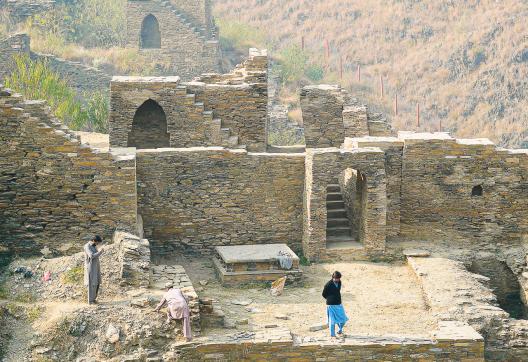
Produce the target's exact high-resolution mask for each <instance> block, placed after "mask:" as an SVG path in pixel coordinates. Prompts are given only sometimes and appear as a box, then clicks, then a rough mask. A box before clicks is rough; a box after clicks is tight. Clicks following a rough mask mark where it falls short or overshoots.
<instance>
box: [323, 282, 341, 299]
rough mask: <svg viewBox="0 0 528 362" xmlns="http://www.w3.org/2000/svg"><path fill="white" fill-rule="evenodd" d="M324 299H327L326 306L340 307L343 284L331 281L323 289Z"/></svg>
mask: <svg viewBox="0 0 528 362" xmlns="http://www.w3.org/2000/svg"><path fill="white" fill-rule="evenodd" d="M323 298H325V299H326V305H339V304H341V282H339V283H338V284H337V287H336V286H335V284H334V281H333V280H330V281H329V282H328V283H326V285H325V286H324V289H323Z"/></svg>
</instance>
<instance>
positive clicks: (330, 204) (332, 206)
mask: <svg viewBox="0 0 528 362" xmlns="http://www.w3.org/2000/svg"><path fill="white" fill-rule="evenodd" d="M326 208H327V209H328V210H336V209H344V208H345V202H344V201H343V200H332V201H327V202H326Z"/></svg>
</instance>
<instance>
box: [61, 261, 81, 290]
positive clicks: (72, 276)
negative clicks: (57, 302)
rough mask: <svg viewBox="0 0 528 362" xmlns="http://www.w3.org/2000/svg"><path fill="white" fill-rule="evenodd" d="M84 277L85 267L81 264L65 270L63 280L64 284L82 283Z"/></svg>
mask: <svg viewBox="0 0 528 362" xmlns="http://www.w3.org/2000/svg"><path fill="white" fill-rule="evenodd" d="M83 278H84V269H83V267H82V266H81V265H79V266H76V267H75V268H71V269H70V270H67V271H65V272H64V273H63V274H62V275H61V282H62V283H63V284H74V285H78V284H81V283H82V280H83Z"/></svg>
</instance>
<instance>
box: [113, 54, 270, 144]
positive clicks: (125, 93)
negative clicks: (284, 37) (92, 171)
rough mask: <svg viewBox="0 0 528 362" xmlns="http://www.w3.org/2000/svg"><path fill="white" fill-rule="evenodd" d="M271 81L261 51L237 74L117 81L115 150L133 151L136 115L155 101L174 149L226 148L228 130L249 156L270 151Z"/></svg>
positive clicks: (114, 130) (138, 78)
mask: <svg viewBox="0 0 528 362" xmlns="http://www.w3.org/2000/svg"><path fill="white" fill-rule="evenodd" d="M266 80H267V55H266V54H265V53H261V52H257V51H253V52H252V53H251V54H250V57H249V59H248V60H246V61H245V62H244V63H243V64H241V65H240V66H238V67H237V68H236V69H235V70H234V71H233V72H232V73H228V74H216V73H213V74H206V75H204V76H202V77H200V78H196V80H195V81H193V82H181V81H180V79H179V77H114V79H113V81H112V83H111V110H110V112H111V114H110V145H111V146H113V147H126V146H127V144H128V138H129V134H130V132H131V131H132V123H133V119H134V115H135V113H136V111H137V110H138V108H139V107H140V106H141V105H142V104H143V103H144V102H146V101H147V100H149V99H151V100H153V101H155V102H156V103H158V104H159V105H160V106H161V107H162V108H163V111H164V113H165V115H166V118H167V130H168V133H169V135H170V147H176V148H179V147H197V146H224V145H225V144H224V143H223V142H222V140H220V139H219V138H220V135H219V134H218V133H219V132H220V128H223V129H224V130H228V131H229V132H230V135H231V136H236V137H238V142H237V143H238V144H239V145H241V146H242V145H243V146H246V147H247V149H248V150H249V151H255V152H264V151H266V147H267V133H266V131H267V130H266V125H267V82H266ZM215 120H219V121H221V126H220V125H219V124H215V122H214V121H215ZM145 137H147V135H145ZM231 146H232V145H231Z"/></svg>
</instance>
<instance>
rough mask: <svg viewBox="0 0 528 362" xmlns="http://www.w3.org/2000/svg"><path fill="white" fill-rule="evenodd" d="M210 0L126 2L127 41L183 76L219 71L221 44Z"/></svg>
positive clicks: (187, 77) (172, 72)
mask: <svg viewBox="0 0 528 362" xmlns="http://www.w3.org/2000/svg"><path fill="white" fill-rule="evenodd" d="M216 33H217V30H216V27H215V26H214V21H213V19H212V15H211V5H210V3H209V0H201V1H192V2H190V1H164V0H129V1H128V2H127V43H128V46H129V47H134V48H139V49H140V50H141V51H142V52H143V53H144V54H146V55H149V56H151V57H152V59H153V60H156V61H159V62H166V63H168V64H169V65H170V66H169V68H170V70H169V72H170V73H171V74H177V75H179V76H180V77H181V78H182V79H184V80H190V79H191V78H192V77H194V76H196V75H197V74H200V73H204V72H217V71H220V58H221V56H220V47H219V43H218V40H217V39H216V36H217V35H216Z"/></svg>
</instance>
